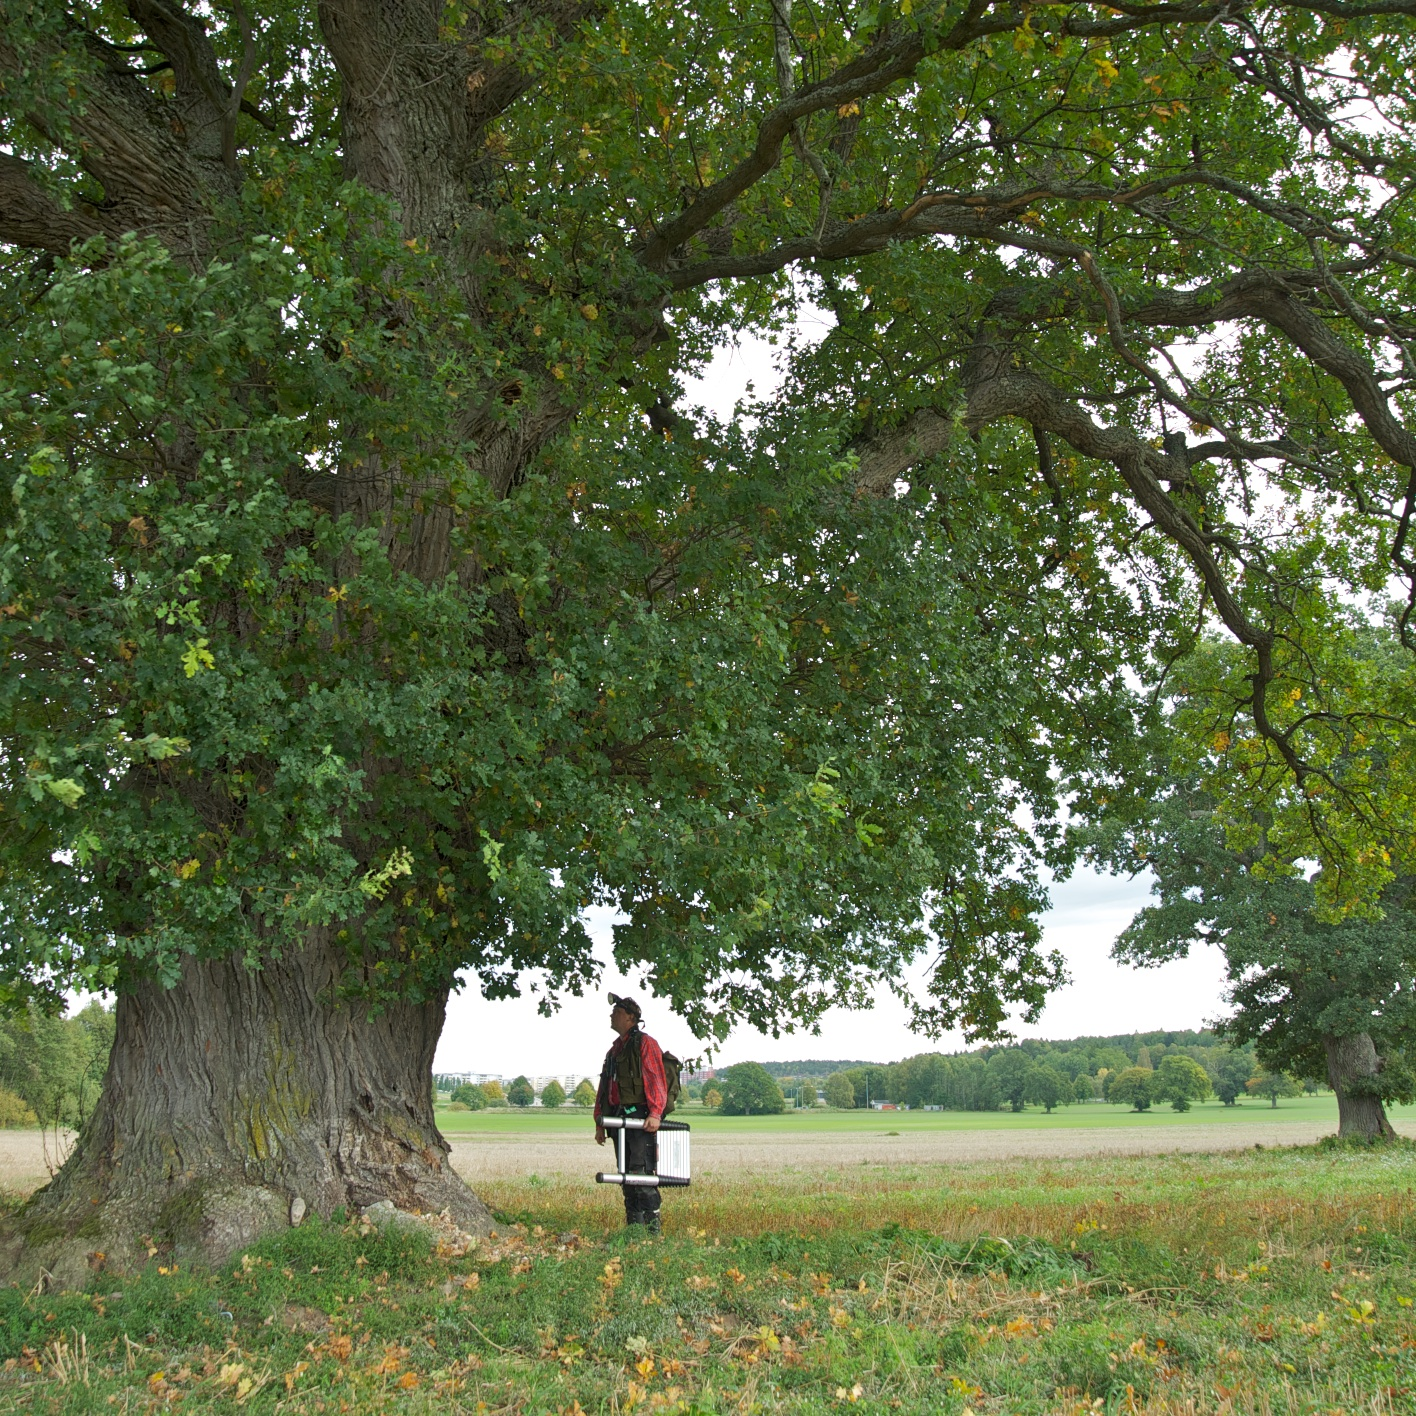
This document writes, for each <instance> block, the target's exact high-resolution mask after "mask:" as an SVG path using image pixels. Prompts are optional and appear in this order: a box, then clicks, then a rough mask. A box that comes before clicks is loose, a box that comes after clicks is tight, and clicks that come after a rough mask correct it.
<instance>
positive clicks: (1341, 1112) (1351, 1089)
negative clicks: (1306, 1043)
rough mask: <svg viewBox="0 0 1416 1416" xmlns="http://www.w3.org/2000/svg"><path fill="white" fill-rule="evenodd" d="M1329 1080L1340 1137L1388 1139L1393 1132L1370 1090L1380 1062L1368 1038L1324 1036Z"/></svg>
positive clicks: (1376, 1098) (1379, 1104) (1380, 1103)
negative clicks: (1335, 1100) (1335, 1104)
mask: <svg viewBox="0 0 1416 1416" xmlns="http://www.w3.org/2000/svg"><path fill="white" fill-rule="evenodd" d="M1323 1047H1324V1049H1325V1050H1326V1052H1327V1068H1328V1082H1329V1084H1330V1085H1331V1086H1332V1089H1333V1091H1335V1092H1336V1093H1337V1134H1338V1137H1339V1138H1340V1139H1342V1140H1348V1139H1351V1140H1360V1141H1375V1140H1389V1139H1391V1138H1392V1137H1393V1136H1395V1135H1396V1132H1395V1131H1394V1130H1393V1129H1392V1125H1391V1122H1390V1121H1388V1120H1387V1114H1386V1108H1385V1107H1384V1106H1383V1105H1382V1100H1381V1097H1379V1096H1377V1095H1376V1093H1375V1090H1374V1089H1373V1085H1372V1084H1373V1083H1374V1082H1375V1081H1376V1077H1377V1073H1378V1072H1379V1071H1380V1070H1381V1063H1380V1061H1379V1060H1378V1057H1377V1049H1376V1046H1375V1044H1374V1043H1373V1042H1372V1039H1371V1037H1370V1036H1369V1035H1368V1034H1366V1033H1356V1034H1354V1035H1353V1036H1352V1037H1325V1038H1324V1039H1323Z"/></svg>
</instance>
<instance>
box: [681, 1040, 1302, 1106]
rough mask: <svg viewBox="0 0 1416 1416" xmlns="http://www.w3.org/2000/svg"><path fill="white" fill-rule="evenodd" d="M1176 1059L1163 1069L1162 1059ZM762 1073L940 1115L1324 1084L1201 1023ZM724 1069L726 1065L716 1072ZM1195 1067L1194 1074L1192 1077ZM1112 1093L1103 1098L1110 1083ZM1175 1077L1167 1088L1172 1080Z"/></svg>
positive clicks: (863, 1102) (1280, 1091)
mask: <svg viewBox="0 0 1416 1416" xmlns="http://www.w3.org/2000/svg"><path fill="white" fill-rule="evenodd" d="M1167 1057H1172V1058H1177V1059H1179V1058H1185V1059H1188V1060H1189V1062H1191V1063H1194V1064H1195V1068H1194V1069H1193V1070H1191V1069H1189V1068H1188V1067H1187V1066H1186V1064H1184V1063H1181V1062H1179V1061H1172V1062H1171V1063H1170V1064H1169V1066H1165V1065H1164V1064H1165V1059H1166V1058H1167ZM761 1066H762V1067H763V1069H764V1070H765V1071H766V1072H767V1073H768V1074H770V1075H771V1077H772V1078H773V1080H774V1081H776V1082H777V1084H778V1085H779V1086H780V1087H781V1088H782V1090H783V1091H784V1092H785V1093H787V1094H788V1096H789V1097H791V1096H793V1095H795V1096H797V1097H799V1098H800V1097H802V1096H805V1097H807V1098H809V1100H807V1104H811V1102H813V1101H815V1100H816V1098H817V1097H818V1096H820V1097H822V1098H824V1100H825V1101H826V1102H827V1103H828V1104H830V1105H833V1106H846V1107H850V1106H852V1105H854V1106H857V1107H863V1106H867V1105H870V1104H873V1103H875V1102H882V1101H883V1102H891V1103H894V1104H895V1105H898V1106H908V1107H912V1108H913V1107H926V1106H927V1107H938V1108H941V1109H943V1110H946V1111H996V1110H999V1109H1000V1108H1002V1107H1004V1106H1011V1107H1012V1109H1013V1110H1015V1111H1017V1110H1021V1109H1022V1108H1023V1106H1024V1105H1026V1104H1030V1103H1035V1104H1039V1105H1044V1106H1046V1108H1047V1109H1048V1110H1049V1111H1050V1110H1052V1108H1053V1107H1054V1106H1057V1105H1063V1106H1065V1105H1067V1104H1069V1103H1072V1102H1078V1101H1091V1100H1103V1099H1104V1100H1108V1101H1121V1100H1123V1098H1124V1101H1125V1103H1126V1104H1127V1105H1133V1104H1134V1105H1135V1106H1136V1109H1138V1110H1144V1109H1146V1108H1148V1106H1149V1105H1150V1104H1151V1103H1152V1102H1154V1101H1169V1102H1170V1103H1171V1104H1172V1105H1174V1106H1176V1108H1177V1109H1179V1110H1184V1109H1187V1108H1188V1106H1189V1105H1190V1104H1191V1103H1193V1102H1194V1101H1199V1100H1203V1099H1204V1098H1205V1097H1207V1096H1209V1095H1215V1096H1218V1097H1219V1099H1220V1100H1221V1101H1223V1102H1224V1103H1225V1104H1226V1105H1232V1104H1233V1103H1234V1102H1235V1101H1236V1100H1237V1099H1238V1098H1239V1097H1240V1096H1243V1095H1246V1094H1247V1095H1256V1096H1263V1097H1265V1098H1267V1099H1269V1100H1270V1101H1273V1102H1275V1103H1276V1101H1277V1098H1278V1097H1279V1096H1283V1095H1295V1094H1297V1092H1299V1091H1300V1090H1303V1089H1308V1090H1318V1089H1319V1088H1320V1086H1322V1087H1325V1085H1326V1083H1325V1082H1321V1083H1320V1082H1319V1080H1318V1079H1316V1078H1310V1079H1302V1078H1292V1077H1284V1076H1282V1075H1270V1074H1269V1073H1267V1072H1265V1071H1264V1069H1263V1068H1262V1067H1260V1066H1259V1064H1258V1062H1257V1060H1256V1058H1255V1056H1254V1050H1253V1047H1252V1046H1251V1045H1245V1046H1242V1047H1236V1046H1233V1045H1231V1044H1230V1043H1229V1042H1227V1041H1225V1039H1224V1038H1222V1037H1221V1036H1220V1035H1219V1034H1218V1033H1215V1032H1213V1031H1211V1030H1209V1029H1199V1030H1196V1029H1172V1030H1165V1029H1158V1030H1155V1031H1151V1032H1132V1033H1118V1034H1115V1035H1112V1036H1109V1037H1102V1036H1096V1037H1075V1038H1067V1039H1063V1040H1058V1041H1052V1040H1047V1039H1041V1038H1027V1039H1024V1040H1023V1041H1021V1042H1014V1043H1006V1044H997V1045H993V1046H983V1047H977V1048H973V1049H969V1050H966V1051H961V1052H952V1053H941V1052H922V1053H917V1054H915V1055H914V1056H912V1057H905V1058H902V1059H901V1060H900V1061H898V1062H865V1061H854V1060H844V1059H831V1060H820V1059H803V1060H800V1061H796V1062H764V1063H762V1064H761ZM717 1070H718V1075H719V1076H723V1075H725V1074H726V1073H727V1072H728V1070H730V1069H727V1068H721V1069H717ZM1200 1072H1202V1073H1203V1076H1199V1075H1197V1073H1200ZM1123 1074H1124V1075H1125V1078H1126V1080H1125V1082H1124V1084H1122V1089H1121V1090H1120V1091H1118V1092H1116V1094H1113V1085H1114V1084H1117V1083H1119V1082H1120V1079H1121V1078H1122V1076H1123ZM1177 1077H1178V1078H1180V1084H1179V1089H1178V1090H1177V1089H1176V1078H1177ZM1187 1079H1188V1080H1187ZM713 1087H714V1082H713V1081H711V1080H708V1079H707V1078H706V1077H705V1076H704V1075H703V1074H701V1073H700V1074H698V1075H697V1076H695V1077H694V1079H693V1083H692V1085H691V1088H690V1090H691V1092H692V1093H694V1094H697V1095H706V1094H707V1093H709V1092H711V1091H712V1090H713Z"/></svg>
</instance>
